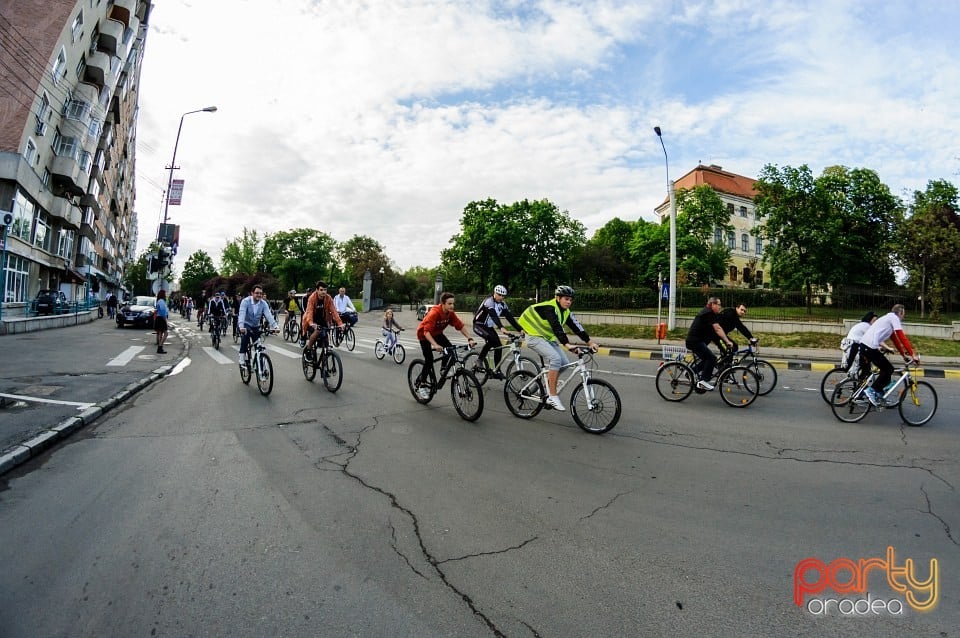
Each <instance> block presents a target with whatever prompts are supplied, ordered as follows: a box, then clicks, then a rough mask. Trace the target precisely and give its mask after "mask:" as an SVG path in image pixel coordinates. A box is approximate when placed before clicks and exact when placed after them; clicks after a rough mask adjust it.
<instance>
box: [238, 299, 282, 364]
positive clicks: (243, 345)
mask: <svg viewBox="0 0 960 638" xmlns="http://www.w3.org/2000/svg"><path fill="white" fill-rule="evenodd" d="M238 314H239V318H238V320H237V321H238V324H239V326H240V366H241V367H242V366H245V365H247V348H248V347H249V345H250V340H251V339H254V340H256V339H257V338H258V337H259V336H260V320H261V319H263V318H264V317H266V319H267V323H268V324H269V325H270V330H271V331H273V332H276V331H277V320H276V319H274V318H273V313H272V312H270V304H268V303H267V302H266V301H264V299H263V287H262V286H260V284H256V285H254V287H253V289H252V290H251V291H250V296H249V297H246V298H244V300H243V301H241V302H240V312H239V313H238Z"/></svg>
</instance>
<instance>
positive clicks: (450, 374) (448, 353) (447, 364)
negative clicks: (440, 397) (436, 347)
mask: <svg viewBox="0 0 960 638" xmlns="http://www.w3.org/2000/svg"><path fill="white" fill-rule="evenodd" d="M469 350H472V347H471V346H450V347H449V348H444V349H443V354H442V356H441V357H440V358H439V359H434V361H433V365H434V369H433V370H432V372H433V374H431V371H430V370H425V369H424V368H425V367H426V365H427V363H426V361H424V360H423V359H414V360H413V361H411V362H410V367H409V368H407V385H408V386H409V387H410V394H412V395H413V398H414V399H415V400H416V401H417V403H422V404H424V405H426V404H427V403H430V401H431V400H432V399H433V397H434V396H436V394H437V392H439V391H440V390H441V389H442V388H443V386H444V384H445V383H446V382H447V381H448V380H449V381H450V398H451V399H452V401H453V407H454V408H455V409H456V410H457V414H459V415H460V418H461V419H464V420H465V421H476V420H477V419H479V418H480V415H481V414H483V389H482V388H481V387H480V382H479V381H478V380H477V377H476V375H474V374H473V373H472V372H470V371H469V370H468V369H467V368H465V367H464V365H463V360H464V359H463V355H462V353H465V352H467V351H469ZM438 364H439V365H440V374H439V375H437V374H436V366H437V365H438ZM421 377H423V379H421Z"/></svg>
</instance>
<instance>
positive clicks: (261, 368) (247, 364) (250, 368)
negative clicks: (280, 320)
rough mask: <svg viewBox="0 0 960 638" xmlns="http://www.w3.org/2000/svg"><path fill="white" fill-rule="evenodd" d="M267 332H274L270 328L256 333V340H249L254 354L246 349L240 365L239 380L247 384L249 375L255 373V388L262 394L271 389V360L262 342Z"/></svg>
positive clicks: (268, 392) (264, 394) (267, 393)
mask: <svg viewBox="0 0 960 638" xmlns="http://www.w3.org/2000/svg"><path fill="white" fill-rule="evenodd" d="M269 334H276V333H275V332H273V331H272V330H266V331H263V332H261V333H260V334H259V335H257V339H256V341H251V343H250V346H251V347H252V348H253V350H254V354H253V356H252V357H251V356H250V352H249V351H248V352H247V357H246V360H245V361H244V363H243V364H241V365H240V380H241V381H243V383H244V384H248V383H250V377H251V376H252V375H253V374H256V376H257V389H259V390H260V394H262V395H263V396H267V395H269V394H270V392H271V391H272V390H273V362H272V361H270V356H269V355H268V354H267V347H266V346H265V345H264V343H263V342H264V340H265V339H266V337H267V335H269Z"/></svg>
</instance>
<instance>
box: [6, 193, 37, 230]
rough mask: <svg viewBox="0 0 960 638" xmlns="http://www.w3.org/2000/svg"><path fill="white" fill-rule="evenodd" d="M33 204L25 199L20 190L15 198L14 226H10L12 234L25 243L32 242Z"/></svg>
mask: <svg viewBox="0 0 960 638" xmlns="http://www.w3.org/2000/svg"><path fill="white" fill-rule="evenodd" d="M34 210H36V209H35V208H34V205H33V202H31V201H30V200H29V199H27V198H26V197H24V195H23V193H22V192H20V191H19V190H18V191H17V194H16V195H15V196H14V198H13V224H12V225H11V226H10V234H11V235H13V236H14V237H19V238H20V239H22V240H23V241H25V242H29V241H30V236H31V235H30V233H31V231H32V230H33V213H34Z"/></svg>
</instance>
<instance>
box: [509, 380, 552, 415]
mask: <svg viewBox="0 0 960 638" xmlns="http://www.w3.org/2000/svg"><path fill="white" fill-rule="evenodd" d="M503 400H504V402H505V403H506V404H507V409H508V410H510V413H511V414H513V416H517V417H520V418H521V419H532V418H533V417H535V416H537V415H538V414H540V410H542V409H543V405H544V402H545V401H546V400H547V393H546V391H545V390H544V388H543V382H542V381H541V380H540V376H539V375H537V374H534V373H533V372H531V371H529V370H517V371H516V372H514V373H513V374H511V375H510V376H509V377H507V381H506V383H504V384H503Z"/></svg>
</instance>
